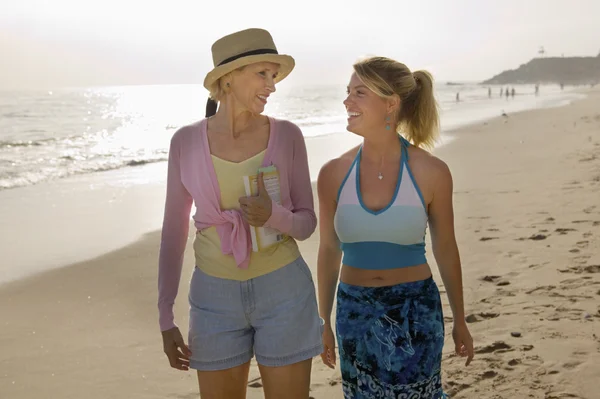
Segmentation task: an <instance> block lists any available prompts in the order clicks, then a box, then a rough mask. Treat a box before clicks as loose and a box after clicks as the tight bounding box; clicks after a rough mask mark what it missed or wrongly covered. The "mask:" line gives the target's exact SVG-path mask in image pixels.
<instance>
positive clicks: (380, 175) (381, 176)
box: [377, 172, 383, 180]
mask: <svg viewBox="0 0 600 399" xmlns="http://www.w3.org/2000/svg"><path fill="white" fill-rule="evenodd" d="M377 178H378V179H379V180H381V179H383V175H382V174H381V172H379V176H377Z"/></svg>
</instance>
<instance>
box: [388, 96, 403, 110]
mask: <svg viewBox="0 0 600 399" xmlns="http://www.w3.org/2000/svg"><path fill="white" fill-rule="evenodd" d="M401 105H402V101H401V100H400V96H399V95H397V94H394V95H392V96H391V97H390V98H388V100H387V112H388V114H391V113H397V112H398V111H399V110H400V106H401Z"/></svg>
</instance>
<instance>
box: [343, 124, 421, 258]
mask: <svg viewBox="0 0 600 399" xmlns="http://www.w3.org/2000/svg"><path fill="white" fill-rule="evenodd" d="M399 138H400V142H401V147H402V155H401V161H400V162H401V165H400V171H399V176H398V180H397V183H396V191H395V192H394V196H393V197H392V200H391V201H390V203H389V204H388V205H387V206H386V207H385V208H383V209H381V210H379V211H377V212H374V211H372V210H370V209H368V208H367V207H366V206H365V205H364V204H363V201H362V195H361V193H360V178H359V176H360V173H359V171H360V158H361V154H362V146H361V147H360V149H359V150H358V153H357V154H356V158H355V159H354V162H353V163H352V166H351V167H350V170H349V171H348V174H347V175H346V177H345V178H344V180H343V182H342V184H341V186H340V189H339V192H338V199H337V210H336V212H335V217H334V227H335V231H336V233H337V236H338V238H339V240H340V242H341V248H342V251H343V259H342V263H343V264H344V265H348V266H352V267H357V268H361V269H372V270H383V269H395V268H401V267H409V266H416V265H420V264H423V263H427V259H426V257H425V233H426V229H427V220H428V218H427V211H426V206H425V202H424V200H423V195H422V194H421V191H420V190H419V187H418V186H417V183H416V182H415V178H414V177H413V174H412V172H411V170H410V167H409V166H408V150H407V148H408V146H410V143H409V142H408V141H407V140H406V139H404V138H403V137H402V136H399Z"/></svg>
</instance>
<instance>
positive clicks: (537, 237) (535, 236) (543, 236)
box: [516, 234, 548, 241]
mask: <svg viewBox="0 0 600 399" xmlns="http://www.w3.org/2000/svg"><path fill="white" fill-rule="evenodd" d="M546 238H548V236H547V235H546V234H533V235H531V236H529V237H521V238H517V240H516V241H525V240H532V241H541V240H545V239H546Z"/></svg>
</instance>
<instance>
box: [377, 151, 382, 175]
mask: <svg viewBox="0 0 600 399" xmlns="http://www.w3.org/2000/svg"><path fill="white" fill-rule="evenodd" d="M382 168H383V156H382V157H381V166H380V167H379V174H378V175H377V178H378V179H379V180H382V179H383V173H381V169H382Z"/></svg>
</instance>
